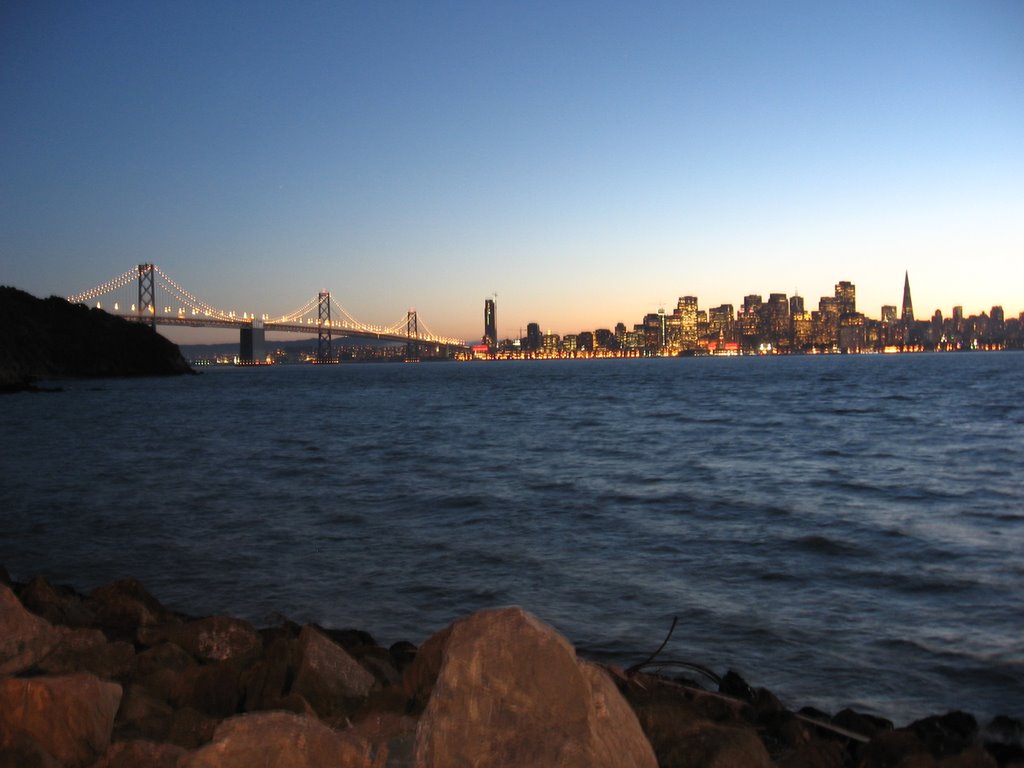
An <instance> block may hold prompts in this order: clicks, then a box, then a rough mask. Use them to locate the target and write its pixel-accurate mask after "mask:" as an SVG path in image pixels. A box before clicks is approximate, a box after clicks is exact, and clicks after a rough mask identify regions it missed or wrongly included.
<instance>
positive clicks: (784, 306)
mask: <svg viewBox="0 0 1024 768" xmlns="http://www.w3.org/2000/svg"><path fill="white" fill-rule="evenodd" d="M763 312H764V317H765V328H766V330H767V331H768V340H769V341H770V342H771V344H772V345H773V346H774V347H775V348H776V349H777V348H779V347H780V346H787V345H788V343H789V299H787V298H786V294H784V293H770V294H768V303H767V304H765V305H764V309H763Z"/></svg>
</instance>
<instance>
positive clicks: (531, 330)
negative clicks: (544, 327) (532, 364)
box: [526, 323, 543, 352]
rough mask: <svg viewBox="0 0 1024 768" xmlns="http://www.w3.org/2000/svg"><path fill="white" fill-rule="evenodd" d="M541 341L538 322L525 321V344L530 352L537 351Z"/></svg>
mask: <svg viewBox="0 0 1024 768" xmlns="http://www.w3.org/2000/svg"><path fill="white" fill-rule="evenodd" d="M542 342H543V336H541V332H540V324H539V323H527V324H526V344H527V349H529V351H530V352H539V351H540V346H541V343H542Z"/></svg>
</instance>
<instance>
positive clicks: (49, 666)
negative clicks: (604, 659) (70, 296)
mask: <svg viewBox="0 0 1024 768" xmlns="http://www.w3.org/2000/svg"><path fill="white" fill-rule="evenodd" d="M653 668H654V665H638V666H637V667H634V668H631V669H628V670H622V669H618V668H615V667H608V666H601V665H597V664H594V663H591V662H588V661H584V660H580V659H578V658H577V657H576V653H575V650H574V649H573V647H572V646H571V645H570V644H569V642H568V641H567V640H566V639H565V638H564V637H562V636H561V635H559V634H558V633H557V632H556V631H555V630H554V629H552V628H551V627H549V626H547V625H545V624H544V623H543V622H541V621H539V620H538V619H536V618H535V617H533V616H531V615H529V614H527V613H526V612H524V611H522V610H521V609H518V608H502V609H495V610H488V611H481V612H479V613H476V614H473V615H472V616H468V617H466V618H464V619H461V620H459V621H457V622H455V623H453V624H452V625H450V626H449V627H446V628H444V629H442V630H441V631H439V632H438V633H437V634H435V635H434V636H433V637H431V638H430V639H429V640H427V641H426V642H425V643H424V644H423V645H422V646H420V647H419V648H417V647H415V646H413V645H411V644H410V643H406V642H399V643H395V644H394V645H392V646H391V647H389V648H384V647H381V646H379V645H377V643H376V642H375V641H374V640H373V638H372V637H371V636H370V635H369V634H367V633H366V632H363V631H360V630H355V629H329V628H324V627H319V626H316V625H306V626H298V625H297V624H294V623H292V622H290V621H288V620H286V619H282V620H281V621H280V622H279V623H278V624H277V625H276V626H273V627H265V628H256V627H254V626H252V625H250V624H248V623H247V622H245V621H242V620H239V619H235V618H231V617H228V616H210V617H202V618H200V617H191V616H186V615H183V614H181V613H178V612H175V611H171V610H169V609H167V608H165V607H164V606H162V605H161V604H160V603H159V601H158V600H157V599H156V598H154V597H153V596H152V595H150V594H149V593H148V592H146V590H145V589H144V588H143V586H142V585H141V584H139V583H138V582H137V581H135V580H132V579H128V580H123V581H117V582H114V583H112V584H107V585H104V586H100V587H97V588H96V589H94V590H93V591H91V592H89V593H88V594H82V593H79V592H77V591H75V590H73V589H71V588H69V587H63V586H59V585H55V584H51V583H49V582H48V581H47V580H46V579H45V578H42V577H36V578H34V579H32V580H31V581H28V582H27V583H17V582H13V581H12V580H11V579H10V577H9V576H8V574H7V572H6V571H4V570H3V568H2V567H0V768H6V767H7V766H42V767H45V768H49V767H52V766H82V767H83V768H85V767H86V766H93V767H95V768H127V767H129V766H156V767H157V768H161V767H166V768H171V767H172V766H174V767H176V768H200V767H201V766H227V767H228V768H231V767H232V766H239V767H241V766H246V767H248V766H251V765H266V766H280V767H281V768H291V767H292V766H325V765H335V766H352V767H353V768H355V767H357V766H358V767H366V768H370V767H373V768H384V767H386V766H544V765H552V766H554V765H557V766H580V768H583V767H584V766H609V767H611V766H649V767H651V768H653V766H655V765H661V766H692V767H694V768H698V767H706V768H712V767H714V768H727V767H730V766H737V767H744V768H746V767H749V768H759V767H760V766H785V767H792V768H845V767H846V766H849V767H850V768H883V767H884V768H887V767H889V766H893V767H895V766H902V767H903V768H927V767H928V766H942V767H944V768H974V767H975V766H977V767H979V768H981V767H988V768H992V767H995V766H1007V767H1009V766H1024V746H1022V745H1024V724H1022V722H1021V721H1019V720H1014V719H1011V718H1007V717H997V718H995V719H994V720H993V721H992V722H990V723H986V724H983V725H979V723H978V722H977V721H976V719H975V718H974V717H973V716H971V715H970V714H967V713H964V712H951V713H947V714H944V715H936V716H933V717H928V718H924V719H922V720H918V721H916V722H914V723H911V724H909V725H906V726H904V727H898V728H897V727H895V726H894V725H893V724H892V723H890V722H888V721H885V720H882V719H879V718H875V717H871V716H869V715H866V714H862V713H857V712H853V711H851V710H844V711H842V712H839V713H837V714H835V715H829V714H827V713H823V712H817V711H813V710H801V711H799V712H793V711H790V710H787V709H786V708H785V707H783V706H782V705H781V704H780V702H779V701H778V699H777V698H776V697H775V696H773V695H772V694H771V693H770V692H769V691H767V690H765V689H763V688H752V687H751V686H750V685H748V684H747V683H746V682H745V681H744V680H742V679H741V678H740V677H739V676H738V675H736V674H735V673H732V672H729V673H727V674H726V675H724V676H723V677H721V678H718V677H717V676H716V675H714V673H711V672H710V671H705V670H698V671H699V672H702V673H703V680H702V681H701V684H698V682H697V681H695V680H689V679H685V678H670V677H665V676H661V675H654V674H650V673H648V672H646V671H645V670H646V669H653ZM708 680H710V681H712V685H710V686H708V685H707V684H706V682H707V681H708Z"/></svg>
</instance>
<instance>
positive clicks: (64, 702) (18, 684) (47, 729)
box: [0, 673, 121, 766]
mask: <svg viewBox="0 0 1024 768" xmlns="http://www.w3.org/2000/svg"><path fill="white" fill-rule="evenodd" d="M120 702H121V686H120V685H118V684H117V683H108V682H104V681H102V680H100V679H99V678H97V677H95V676H94V675H89V674H85V673H81V674H74V675H61V676H57V677H31V678H6V679H4V680H0V751H2V750H4V749H6V748H7V746H8V744H12V743H14V742H15V741H16V740H17V738H18V737H19V736H20V737H24V736H27V737H29V738H30V739H32V740H33V741H34V742H35V743H36V744H38V745H39V746H40V747H41V748H42V749H44V750H45V751H46V752H47V753H48V754H50V755H51V756H52V757H53V758H54V759H55V760H57V761H58V762H59V763H60V764H61V765H66V766H84V765H88V764H90V763H91V762H93V761H94V760H95V759H96V758H97V757H98V756H99V755H102V754H103V753H104V752H106V751H107V746H108V744H109V743H110V734H111V731H112V730H113V727H114V715H116V714H117V708H118V705H119V704H120Z"/></svg>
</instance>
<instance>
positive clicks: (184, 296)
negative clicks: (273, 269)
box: [67, 264, 466, 362]
mask: <svg viewBox="0 0 1024 768" xmlns="http://www.w3.org/2000/svg"><path fill="white" fill-rule="evenodd" d="M158 291H159V293H158ZM67 299H68V301H70V302H72V303H73V304H86V305H89V306H93V307H96V308H98V309H102V310H104V311H106V312H109V313H110V314H113V315H118V316H120V317H124V318H125V319H128V320H133V321H136V322H140V323H147V324H150V325H152V326H153V327H154V328H155V327H156V326H157V325H178V326H190V327H194V328H237V329H239V332H240V350H241V354H240V358H241V359H242V360H243V361H245V362H254V361H258V360H259V359H260V358H261V357H262V355H261V353H260V350H262V349H263V343H264V338H265V334H266V333H267V332H282V333H303V334H313V333H315V334H316V335H317V361H318V362H331V361H333V360H335V359H336V358H335V357H334V353H333V349H332V344H333V341H334V339H335V338H342V337H355V338H364V339H377V340H379V341H391V342H400V343H404V344H405V345H406V357H407V358H409V359H416V358H418V357H419V352H420V350H421V349H422V348H423V347H424V346H434V347H436V348H437V349H438V350H441V349H442V348H443V349H444V350H445V351H452V350H453V349H464V348H465V347H466V342H465V341H463V340H462V339H455V338H451V337H447V336H440V335H438V334H435V333H434V332H432V331H431V330H430V329H429V328H428V327H427V326H426V324H425V323H424V322H423V321H422V320H421V319H420V318H419V317H418V316H417V314H416V310H415V309H410V310H408V311H407V312H406V313H405V315H404V316H403V317H401V318H400V319H399V320H397V321H396V322H394V323H392V324H391V325H370V324H367V323H362V322H360V321H358V320H356V319H355V318H354V317H352V315H351V314H349V312H348V311H347V310H346V309H345V308H344V307H343V306H341V304H339V303H338V302H337V301H336V300H335V299H334V298H332V297H331V294H330V291H320V292H319V293H318V294H317V295H315V296H313V297H312V298H311V299H309V301H307V302H306V303H305V304H303V305H302V306H301V307H299V308H298V309H296V310H294V311H293V312H288V313H286V314H283V315H281V316H279V317H271V316H269V315H259V316H257V315H256V314H255V313H251V312H242V313H241V314H239V313H237V312H235V311H233V310H223V309H217V308H216V307H214V306H212V305H211V304H209V303H207V302H205V301H203V300H202V299H200V298H197V297H196V296H195V294H193V293H191V292H190V291H187V290H185V289H184V288H182V287H181V286H180V285H178V283H176V282H175V281H174V280H172V279H171V278H170V277H168V276H167V274H166V273H164V271H163V270H161V269H160V267H158V266H156V265H155V264H139V265H138V267H133V268H132V269H129V270H128V271H127V272H125V273H124V274H122V275H118V276H117V277H114V278H111V279H110V280H107V281H106V282H105V283H102V284H101V285H97V286H96V287H94V288H90V289H89V290H87V291H82V292H81V293H76V294H74V295H73V296H68V297H67Z"/></svg>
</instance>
